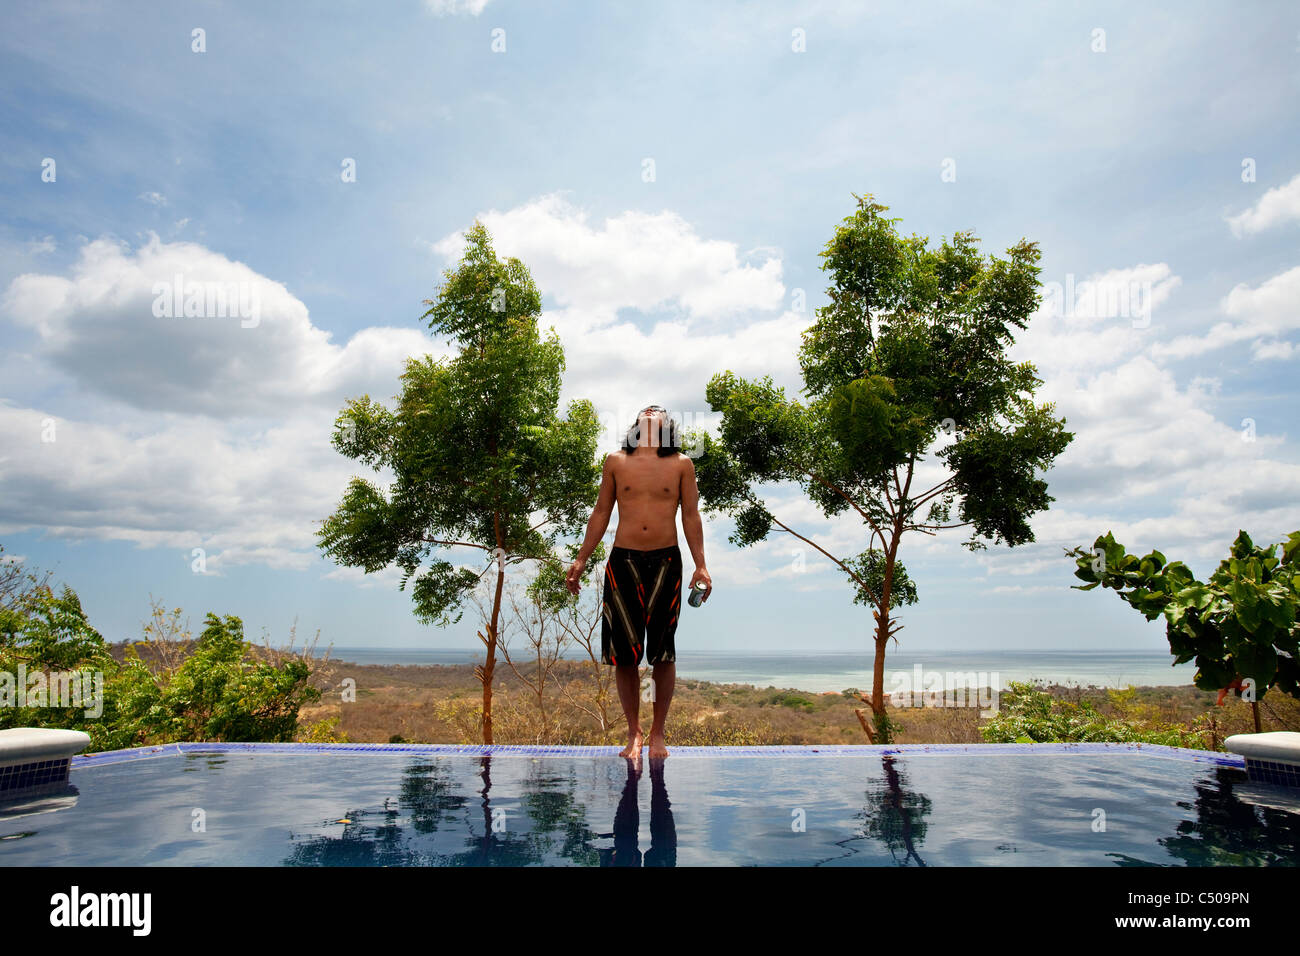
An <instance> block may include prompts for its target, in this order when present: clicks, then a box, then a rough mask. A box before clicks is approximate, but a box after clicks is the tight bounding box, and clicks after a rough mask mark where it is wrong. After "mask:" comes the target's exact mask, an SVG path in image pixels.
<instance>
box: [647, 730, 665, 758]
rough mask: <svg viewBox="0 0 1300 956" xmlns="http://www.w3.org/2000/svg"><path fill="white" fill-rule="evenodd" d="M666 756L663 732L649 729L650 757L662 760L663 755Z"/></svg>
mask: <svg viewBox="0 0 1300 956" xmlns="http://www.w3.org/2000/svg"><path fill="white" fill-rule="evenodd" d="M667 756H668V747H667V745H666V742H665V741H664V732H663V731H662V730H660V731H657V732H656V731H654V730H651V731H650V759H651V760H662V759H663V758H664V757H667Z"/></svg>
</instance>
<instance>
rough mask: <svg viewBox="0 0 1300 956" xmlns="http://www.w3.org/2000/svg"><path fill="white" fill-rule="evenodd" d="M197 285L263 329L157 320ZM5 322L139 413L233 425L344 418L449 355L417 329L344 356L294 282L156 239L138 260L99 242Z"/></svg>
mask: <svg viewBox="0 0 1300 956" xmlns="http://www.w3.org/2000/svg"><path fill="white" fill-rule="evenodd" d="M193 284H198V285H200V286H209V285H210V286H220V287H222V288H228V289H231V290H238V292H239V297H240V298H241V301H243V302H244V304H256V306H257V309H256V312H257V316H256V323H255V324H254V323H253V321H252V320H251V319H248V318H243V316H245V315H246V314H251V311H252V310H245V311H239V310H234V309H232V310H231V311H238V312H239V314H238V315H230V316H226V317H217V316H213V317H210V318H203V317H184V316H181V317H158V316H156V315H155V314H154V306H155V303H156V302H157V300H158V299H159V298H160V295H161V297H162V298H165V299H170V298H171V290H172V289H182V290H184V294H186V295H188V292H189V290H190V288H191V286H192V285H193ZM160 289H161V290H162V291H161V294H160V292H159V290H160ZM234 299H235V297H234V296H232V297H231V301H232V302H233V301H234ZM0 314H3V315H5V316H6V317H7V318H8V319H9V320H10V321H11V322H13V323H15V324H16V325H19V326H23V327H26V328H29V329H31V330H32V331H34V332H35V333H36V335H37V337H38V340H39V341H38V349H37V352H38V354H39V355H40V356H41V357H42V358H44V359H45V360H47V361H48V362H49V363H50V364H52V365H54V366H55V367H57V368H59V369H61V370H63V371H64V372H66V373H68V374H69V375H71V376H72V377H74V378H75V379H76V380H77V381H78V382H80V383H81V384H82V385H84V386H86V387H88V388H90V389H92V390H94V391H98V392H100V393H102V394H105V395H108V396H111V397H113V398H115V399H118V400H120V401H123V402H126V403H128V404H130V405H133V406H135V407H137V408H142V409H151V410H155V411H160V412H182V413H201V414H205V415H210V416H214V417H222V418H224V417H235V416H251V415H260V416H272V417H277V416H279V415H280V414H281V412H282V411H283V410H285V409H293V408H297V407H298V406H300V405H303V404H316V405H323V406H327V407H333V408H337V406H339V405H341V403H342V401H343V399H344V398H346V397H348V396H351V395H357V394H361V393H363V392H365V391H367V389H368V388H369V387H372V386H373V385H374V384H375V383H377V382H385V381H387V380H395V379H396V376H397V374H399V373H400V371H401V367H402V363H403V361H404V359H405V358H406V357H407V356H409V355H417V354H422V353H424V352H429V351H440V349H438V348H436V347H435V343H434V342H433V340H432V339H431V338H430V337H429V336H428V335H427V334H425V333H423V332H421V331H420V330H418V329H415V328H409V329H397V328H368V329H365V330H363V331H361V332H359V333H357V334H356V335H354V336H353V337H352V338H351V339H350V340H349V341H348V342H347V343H346V345H336V344H334V343H333V342H332V341H331V339H332V336H331V334H330V333H329V332H326V331H325V330H323V329H320V328H317V327H316V326H315V325H313V324H312V321H311V319H310V317H309V316H308V312H307V306H306V305H305V304H304V303H302V302H301V301H300V300H299V299H297V298H296V297H295V296H293V295H292V294H290V293H289V291H288V290H287V289H286V288H285V287H284V285H283V284H282V283H279V282H275V281H273V280H271V279H268V278H267V277H265V276H262V275H260V274H258V273H257V272H255V271H254V270H253V269H250V268H249V267H248V266H246V265H244V264H243V263H240V262H233V261H231V260H229V259H227V258H226V257H225V256H223V255H221V254H220V253H216V252H213V251H211V250H209V249H207V248H205V247H204V246H202V245H199V244H197V243H193V242H171V243H165V242H162V241H160V240H159V238H158V236H157V235H155V234H151V235H150V238H149V240H148V242H146V243H145V244H144V245H143V246H141V247H140V248H139V249H137V250H135V251H134V252H133V251H132V250H131V249H130V248H129V247H127V246H126V245H125V244H123V243H118V242H115V241H113V240H110V239H98V240H96V241H94V242H90V243H87V244H86V245H85V246H83V247H82V249H81V256H80V258H79V260H78V261H77V263H76V264H75V265H74V266H73V268H72V272H71V275H70V276H68V277H64V276H60V275H47V274H35V273H28V274H25V275H21V276H19V277H18V278H16V279H14V280H13V282H11V283H10V285H9V288H8V290H7V291H6V293H5V295H4V297H3V300H2V301H0ZM245 325H248V326H249V327H245ZM384 387H388V386H387V385H385V386H384ZM385 394H387V393H385Z"/></svg>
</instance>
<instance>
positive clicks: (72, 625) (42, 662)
mask: <svg viewBox="0 0 1300 956" xmlns="http://www.w3.org/2000/svg"><path fill="white" fill-rule="evenodd" d="M20 668H21V670H20ZM38 673H39V674H41V675H42V677H41V682H42V683H43V684H44V685H45V686H46V692H45V694H44V696H43V697H41V696H38V697H35V699H33V695H32V694H31V691H32V690H33V689H34V688H35V687H36V686H39V685H36V684H32V683H30V678H31V676H32V675H34V674H38ZM73 673H75V674H77V675H79V676H78V680H79V681H80V684H81V686H80V691H79V698H80V699H79V700H76V701H72V700H71V698H72V695H71V694H68V695H67V697H66V700H68V701H71V703H72V706H61V704H62V703H63V702H64V699H65V698H64V697H63V695H61V694H59V693H57V692H56V690H55V688H54V687H52V686H50V685H51V684H52V683H53V680H52V678H53V675H55V674H62V675H69V674H73ZM20 676H21V677H22V678H24V680H25V681H26V683H25V684H24V688H23V689H24V692H25V698H26V702H27V703H28V704H29V706H24V707H19V706H17V691H18V682H19V678H20ZM142 676H147V673H146V674H145V675H142V674H141V673H139V672H138V671H137V670H136V668H134V667H131V666H124V665H120V664H118V662H117V661H116V660H114V658H113V656H112V654H110V653H109V650H108V644H107V643H106V642H105V641H104V638H103V637H102V636H101V635H100V633H99V632H98V631H97V630H95V628H94V627H92V626H91V624H90V621H89V620H88V618H87V617H86V613H85V611H84V610H83V609H82V607H81V600H80V599H79V598H78V597H77V594H76V592H75V591H73V590H72V589H71V588H69V587H64V588H63V589H62V591H61V592H60V593H58V594H55V592H54V590H53V589H52V588H50V587H49V586H48V585H46V584H43V583H41V584H38V585H36V586H34V587H33V588H31V589H29V590H26V591H25V593H23V594H22V595H21V596H18V597H17V599H16V600H14V601H12V602H9V603H7V604H6V605H5V606H3V607H0V686H2V687H4V691H0V693H3V694H6V695H7V694H9V693H12V694H13V698H12V699H11V700H8V701H5V702H4V706H0V730H7V729H11V728H15V727H56V728H60V729H64V730H80V731H83V732H84V733H87V734H89V735H90V747H89V749H90V750H92V751H94V750H114V749H118V748H122V747H131V746H134V745H135V744H136V743H138V742H139V739H138V734H137V732H136V727H135V721H134V712H133V710H132V706H131V698H132V695H133V688H134V687H135V686H136V685H137V683H138V682H139V681H140V680H141V678H142ZM11 682H12V683H11ZM96 697H98V701H97V700H96ZM101 705H102V709H101Z"/></svg>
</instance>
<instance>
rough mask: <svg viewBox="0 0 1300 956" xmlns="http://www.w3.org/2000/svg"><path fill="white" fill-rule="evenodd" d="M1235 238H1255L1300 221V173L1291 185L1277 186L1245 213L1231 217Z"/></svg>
mask: <svg viewBox="0 0 1300 956" xmlns="http://www.w3.org/2000/svg"><path fill="white" fill-rule="evenodd" d="M1227 219H1228V226H1229V228H1230V229H1231V230H1232V234H1233V235H1234V236H1239V237H1240V236H1253V235H1254V234H1255V233H1257V232H1263V231H1264V230H1265V229H1269V228H1272V227H1273V226H1276V225H1279V224H1281V223H1286V222H1293V221H1297V220H1300V173H1297V174H1296V175H1295V177H1294V178H1292V180H1291V181H1290V182H1289V183H1286V184H1285V185H1283V186H1275V187H1274V188H1272V189H1270V190H1269V191H1268V192H1266V193H1264V195H1263V196H1261V197H1260V198H1259V202H1257V203H1255V205H1253V206H1251V207H1250V208H1249V209H1247V210H1246V211H1245V212H1241V213H1238V214H1237V215H1235V216H1229V217H1227Z"/></svg>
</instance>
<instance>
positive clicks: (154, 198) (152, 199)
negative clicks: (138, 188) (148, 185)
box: [138, 192, 167, 206]
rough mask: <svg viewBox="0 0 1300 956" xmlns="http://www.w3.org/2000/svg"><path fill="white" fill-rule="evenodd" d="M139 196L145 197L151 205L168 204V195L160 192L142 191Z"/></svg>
mask: <svg viewBox="0 0 1300 956" xmlns="http://www.w3.org/2000/svg"><path fill="white" fill-rule="evenodd" d="M138 198H140V199H143V200H144V201H145V202H147V203H148V204H149V205H151V206H165V205H167V197H166V196H164V195H163V194H162V193H160V192H147V193H141V194H140V195H139V197H138Z"/></svg>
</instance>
